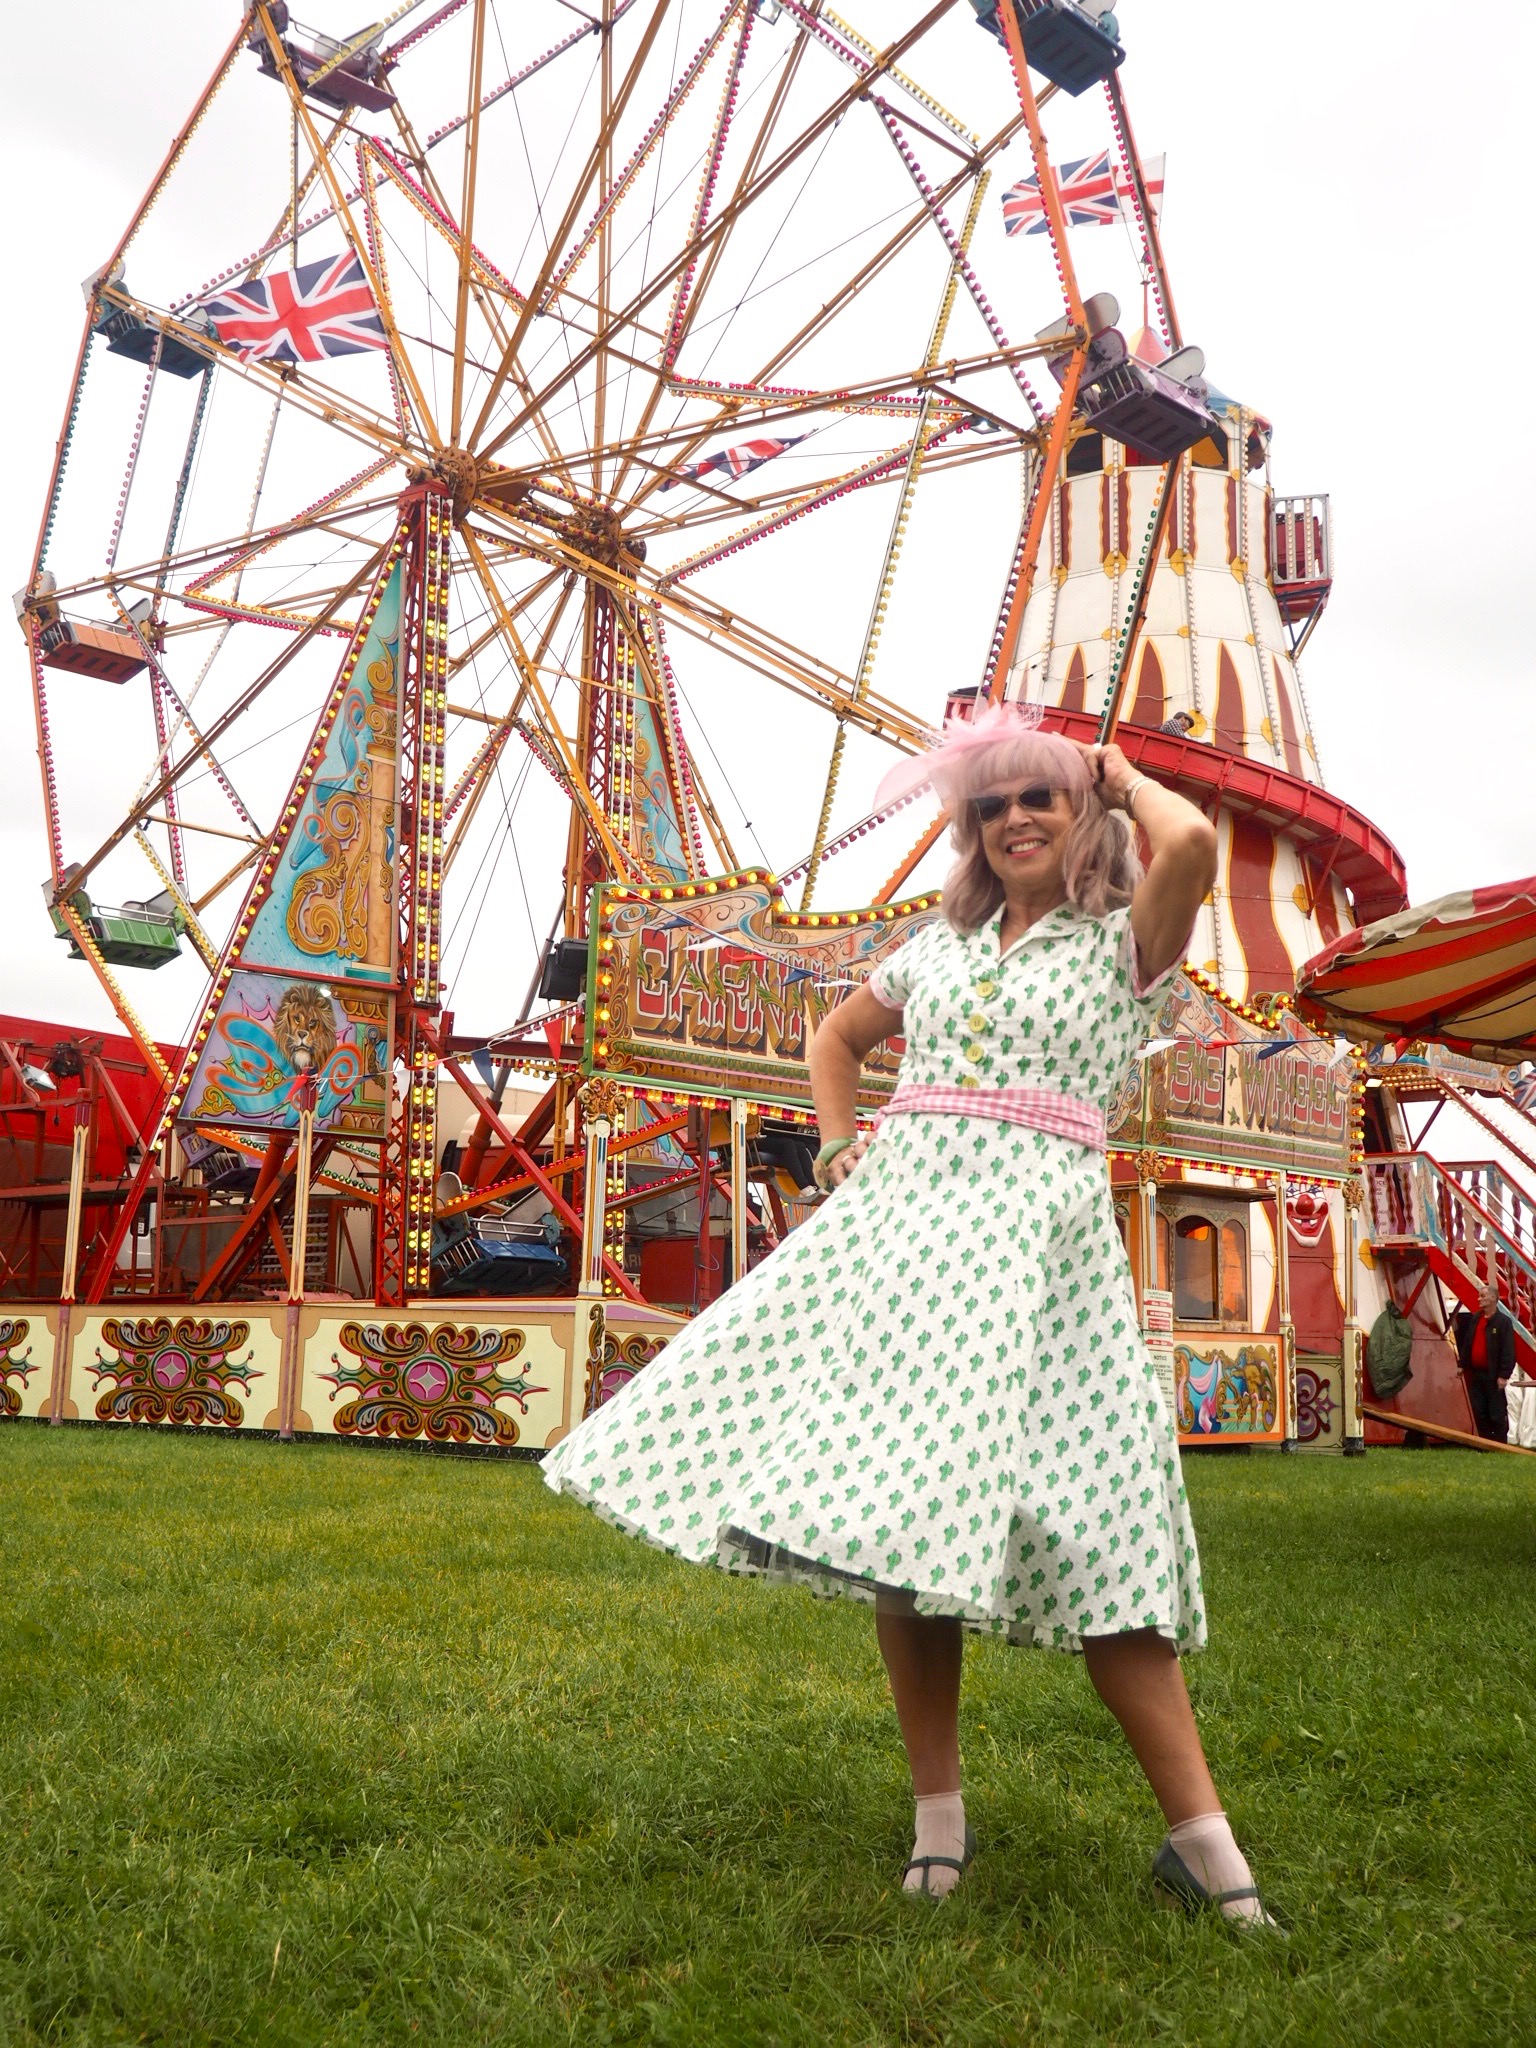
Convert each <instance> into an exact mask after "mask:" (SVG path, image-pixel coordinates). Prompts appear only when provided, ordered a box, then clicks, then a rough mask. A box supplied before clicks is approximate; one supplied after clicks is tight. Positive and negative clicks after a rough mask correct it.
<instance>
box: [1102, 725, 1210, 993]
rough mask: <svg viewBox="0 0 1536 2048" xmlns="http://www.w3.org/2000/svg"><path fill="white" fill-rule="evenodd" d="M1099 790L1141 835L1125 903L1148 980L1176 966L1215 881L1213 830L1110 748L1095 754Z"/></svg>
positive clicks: (1184, 803)
mask: <svg viewBox="0 0 1536 2048" xmlns="http://www.w3.org/2000/svg"><path fill="white" fill-rule="evenodd" d="M1099 759H1100V761H1101V763H1102V769H1103V772H1102V776H1101V778H1100V781H1099V785H1098V786H1099V788H1100V789H1101V790H1103V792H1104V794H1105V797H1106V799H1107V800H1108V801H1109V802H1112V803H1115V804H1118V805H1120V806H1121V807H1122V808H1123V809H1125V810H1127V811H1128V812H1129V814H1130V816H1131V819H1132V821H1133V822H1134V823H1135V824H1136V825H1138V826H1140V828H1141V830H1142V831H1143V832H1144V833H1145V834H1146V835H1147V843H1148V845H1149V846H1150V847H1151V849H1152V858H1151V860H1150V861H1149V862H1148V863H1147V872H1146V874H1145V875H1144V876H1143V877H1142V879H1141V882H1140V885H1139V886H1138V888H1137V890H1136V894H1135V895H1134V896H1133V897H1132V898H1131V930H1132V931H1133V932H1134V933H1135V936H1136V953H1137V958H1138V959H1139V961H1140V963H1141V971H1142V974H1143V976H1144V977H1145V979H1146V980H1148V981H1156V979H1157V977H1158V976H1159V975H1160V974H1162V973H1164V972H1165V971H1166V969H1168V968H1170V967H1173V966H1176V965H1177V964H1178V961H1179V959H1180V957H1181V955H1182V953H1183V950H1184V947H1185V945H1186V944H1187V943H1188V940H1189V933H1190V928H1191V926H1192V925H1193V924H1194V921H1195V913H1196V912H1197V911H1198V910H1199V908H1200V906H1201V904H1202V903H1203V902H1204V901H1205V899H1206V897H1207V896H1208V895H1209V894H1210V890H1211V884H1212V883H1213V882H1214V881H1215V879H1216V827H1215V826H1214V825H1213V824H1212V823H1211V821H1210V819H1209V818H1207V817H1206V816H1205V814H1204V813H1203V812H1202V811H1198V810H1196V808H1195V806H1194V805H1193V804H1192V803H1189V802H1188V801H1187V800H1186V799H1185V798H1184V797H1181V796H1176V795H1175V794H1174V792H1173V791H1172V790H1171V789H1165V788H1164V787H1163V785H1162V784H1161V783H1160V782H1154V781H1153V780H1152V778H1151V776H1150V775H1143V774H1141V773H1140V772H1139V771H1138V770H1137V769H1135V768H1133V767H1132V766H1131V764H1130V762H1129V761H1128V760H1127V759H1126V758H1125V756H1124V754H1122V753H1121V751H1120V749H1119V748H1118V747H1116V746H1108V747H1103V748H1101V749H1099Z"/></svg>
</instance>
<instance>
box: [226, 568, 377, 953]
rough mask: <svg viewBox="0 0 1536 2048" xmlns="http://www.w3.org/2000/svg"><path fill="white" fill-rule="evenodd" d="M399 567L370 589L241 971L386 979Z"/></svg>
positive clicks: (251, 932) (245, 947)
mask: <svg viewBox="0 0 1536 2048" xmlns="http://www.w3.org/2000/svg"><path fill="white" fill-rule="evenodd" d="M403 575H404V570H403V567H400V566H397V567H396V568H395V569H394V571H393V572H392V573H391V575H390V576H389V577H388V579H387V580H386V582H385V584H384V587H383V590H382V592H381V593H380V596H379V601H378V605H377V608H376V609H375V611H374V614H373V617H372V620H371V622H370V623H369V625H368V629H367V631H366V633H365V634H364V636H363V639H362V644H361V646H360V648H359V650H358V654H357V659H356V661H355V662H350V663H349V664H347V665H346V666H345V667H344V669H343V673H342V677H341V678H340V679H339V681H338V684H337V688H338V690H339V691H340V695H341V701H340V704H339V706H337V705H336V704H335V700H334V699H332V704H331V707H328V708H334V710H335V716H334V717H333V718H332V719H331V723H330V728H329V731H328V732H327V733H326V737H325V741H324V749H323V752H322V754H321V756H320V759H319V761H318V762H317V763H316V764H315V766H314V772H313V775H312V777H311V779H310V781H309V783H308V787H307V788H306V789H305V792H304V795H303V797H302V799H301V800H300V803H299V811H298V816H297V817H296V818H295V820H294V821H293V823H292V825H291V826H290V828H289V831H288V837H287V841H286V843H285V844H284V847H283V851H282V855H281V858H280V859H279V860H278V863H277V867H276V871H275V873H274V874H273V876H272V881H271V886H270V888H269V890H268V892H267V894H266V896H265V898H264V900H263V901H262V903H261V906H260V908H259V909H258V911H257V913H256V918H255V922H254V923H253V924H252V926H251V931H250V936H249V938H247V939H246V941H245V944H244V947H243V948H242V955H241V957H242V960H243V963H244V964H245V965H246V966H249V967H264V968H267V969H269V970H271V971H273V972H276V973H284V972H287V973H290V974H307V975H311V976H319V977H322V978H323V979H325V980H327V981H331V982H373V983H375V984H378V985H383V984H386V983H388V982H390V981H392V980H393V979H394V959H395V954H394V948H395V924H396V920H395V807H396V776H397V766H398V745H399V737H398V725H399V697H398V687H399V659H398V657H399V641H400V592H401V584H402V578H403Z"/></svg>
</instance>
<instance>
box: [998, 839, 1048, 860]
mask: <svg viewBox="0 0 1536 2048" xmlns="http://www.w3.org/2000/svg"><path fill="white" fill-rule="evenodd" d="M1044 851H1045V841H1044V840H1043V839H1010V840H1009V841H1008V843H1007V844H1006V845H1005V846H1004V848H1003V852H1004V853H1005V854H1007V855H1008V857H1009V858H1010V859H1011V860H1019V859H1022V858H1023V857H1024V856H1025V855H1026V854H1031V853H1044Z"/></svg>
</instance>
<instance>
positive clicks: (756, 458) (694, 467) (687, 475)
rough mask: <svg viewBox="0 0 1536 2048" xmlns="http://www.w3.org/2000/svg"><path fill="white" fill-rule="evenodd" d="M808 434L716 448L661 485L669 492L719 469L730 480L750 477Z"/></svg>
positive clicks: (741, 442)
mask: <svg viewBox="0 0 1536 2048" xmlns="http://www.w3.org/2000/svg"><path fill="white" fill-rule="evenodd" d="M810 438H811V437H810V435H809V434H791V435H789V436H788V437H787V438H780V439H776V440H774V439H768V438H766V437H765V438H764V439H763V440H761V441H738V442H737V443H736V446H735V447H734V448H719V449H717V450H716V451H715V453H714V454H713V455H706V456H705V457H704V459H703V461H702V462H689V463H685V464H684V466H683V467H682V468H681V469H680V470H678V472H677V474H676V475H675V476H669V477H668V478H667V481H666V482H665V483H664V484H663V485H662V486H661V489H662V490H664V491H670V490H672V489H673V488H674V486H675V485H677V484H693V483H697V482H698V480H699V478H700V477H702V476H709V475H710V474H711V473H712V472H713V471H715V470H717V469H718V470H722V471H724V472H725V473H726V474H727V475H729V476H732V477H741V476H749V475H750V474H751V472H752V471H753V470H754V469H761V468H762V466H763V464H764V463H765V462H772V460H773V458H774V457H775V455H782V454H783V453H784V450H785V449H786V448H793V447H794V445H795V443H796V442H797V441H808V440H809V439H810Z"/></svg>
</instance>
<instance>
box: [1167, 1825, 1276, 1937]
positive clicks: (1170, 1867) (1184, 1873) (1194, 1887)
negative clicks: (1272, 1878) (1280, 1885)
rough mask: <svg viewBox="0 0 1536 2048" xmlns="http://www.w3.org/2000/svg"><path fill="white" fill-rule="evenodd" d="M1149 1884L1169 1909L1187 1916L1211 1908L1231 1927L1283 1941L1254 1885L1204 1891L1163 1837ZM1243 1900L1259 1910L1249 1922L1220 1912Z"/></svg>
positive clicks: (1176, 1851)
mask: <svg viewBox="0 0 1536 2048" xmlns="http://www.w3.org/2000/svg"><path fill="white" fill-rule="evenodd" d="M1152 1881H1153V1883H1154V1884H1156V1885H1157V1886H1158V1887H1159V1888H1160V1889H1161V1890H1162V1892H1164V1893H1165V1894H1166V1896H1167V1903H1168V1904H1170V1905H1178V1906H1182V1907H1184V1909H1185V1910H1186V1912H1198V1911H1199V1909H1200V1908H1201V1907H1203V1906H1214V1907H1215V1908H1216V1910H1217V1912H1218V1913H1221V1917H1222V1919H1223V1920H1225V1921H1226V1922H1227V1924H1228V1926H1230V1927H1261V1928H1263V1929H1264V1930H1265V1932H1266V1933H1270V1934H1278V1935H1279V1936H1281V1938H1282V1939H1284V1936H1285V1929H1284V1928H1283V1927H1282V1926H1281V1925H1280V1922H1279V1921H1278V1920H1277V1919H1276V1918H1275V1916H1274V1915H1273V1913H1271V1912H1270V1910H1269V1908H1268V1907H1267V1906H1266V1905H1265V1903H1264V1901H1263V1899H1262V1898H1261V1897H1260V1895H1259V1889H1258V1886H1257V1885H1251V1884H1250V1885H1243V1886H1241V1887H1240V1888H1239V1889H1238V1890H1236V1891H1230V1892H1212V1891H1207V1890H1206V1888H1205V1886H1204V1885H1203V1884H1202V1883H1201V1882H1200V1880H1199V1878H1198V1877H1196V1875H1195V1873H1194V1872H1193V1871H1192V1870H1191V1869H1190V1867H1189V1865H1188V1864H1187V1863H1186V1862H1185V1861H1184V1858H1183V1857H1182V1856H1181V1855H1180V1854H1179V1852H1178V1850H1177V1849H1175V1847H1174V1846H1173V1844H1172V1842H1170V1841H1169V1840H1168V1839H1167V1837H1166V1836H1165V1837H1164V1839H1163V1842H1162V1844H1161V1846H1160V1847H1159V1849H1158V1852H1157V1854H1156V1855H1155V1856H1154V1857H1153V1858H1152ZM1243 1899H1252V1900H1253V1902H1254V1904H1255V1905H1256V1906H1257V1907H1258V1909H1259V1910H1258V1912H1257V1913H1256V1914H1254V1915H1253V1916H1252V1917H1251V1918H1242V1919H1239V1918H1237V1917H1236V1916H1234V1915H1232V1914H1228V1913H1225V1912H1222V1908H1223V1907H1224V1906H1229V1905H1236V1904H1237V1903H1238V1902H1239V1901H1240V1900H1243Z"/></svg>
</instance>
